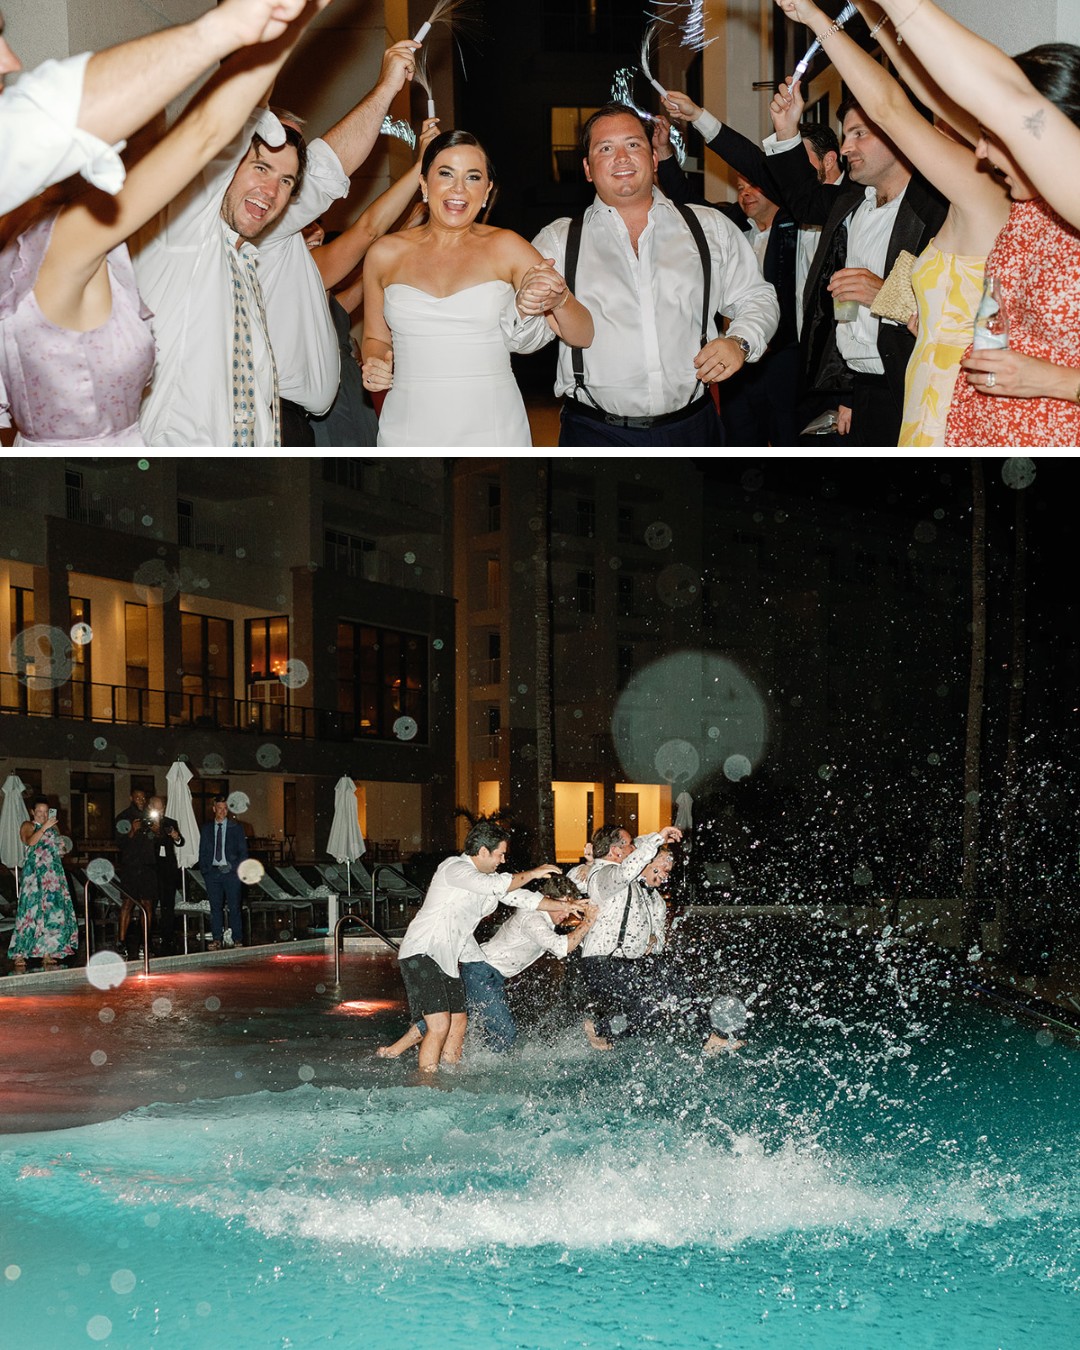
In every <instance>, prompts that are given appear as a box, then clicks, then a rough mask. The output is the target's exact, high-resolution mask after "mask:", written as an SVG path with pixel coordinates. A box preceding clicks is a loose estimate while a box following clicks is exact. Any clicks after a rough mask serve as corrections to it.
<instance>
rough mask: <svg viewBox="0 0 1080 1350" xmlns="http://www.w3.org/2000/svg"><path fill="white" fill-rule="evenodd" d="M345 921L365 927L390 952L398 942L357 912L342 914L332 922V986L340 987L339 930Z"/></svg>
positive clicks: (394, 949)
mask: <svg viewBox="0 0 1080 1350" xmlns="http://www.w3.org/2000/svg"><path fill="white" fill-rule="evenodd" d="M347 923H358V924H359V925H360V927H361V928H366V929H367V931H368V932H369V933H371V934H372V935H373V936H374V937H377V938H378V939H379V941H380V942H385V943H386V945H387V946H388V947H389V948H390V950H391V951H392V952H396V951H397V949H398V944H397V943H396V942H395V941H394V939H393V938H392V937H387V935H386V934H385V933H383V932H381V931H380V930H379V929H378V928H376V927H375V925H374V924H373V923H368V921H367V919H362V918H361V917H360V915H359V914H343V915H342V916H341V918H340V919H338V921H337V923H336V924H334V988H335V989H340V988H341V930H342V929H343V928H344V927H345V925H346V924H347Z"/></svg>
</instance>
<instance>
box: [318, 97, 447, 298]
mask: <svg viewBox="0 0 1080 1350" xmlns="http://www.w3.org/2000/svg"><path fill="white" fill-rule="evenodd" d="M438 134H439V119H438V118H437V117H429V118H428V119H427V120H426V121H425V122H424V131H423V135H422V136H421V137H420V143H419V145H418V146H417V151H418V154H417V158H416V163H415V164H414V165H413V166H412V168H411V169H409V170H408V172H407V173H403V174H402V175H401V177H400V178H399V179H398V180H397V181H396V182H395V183H392V184H391V185H390V187H388V188H387V189H386V191H385V192H384V193H383V194H382V195H381V196H379V197H376V198H375V200H374V201H373V202H372V203H371V205H370V206H368V207H365V209H364V210H363V212H362V213H361V214H360V215H359V216H358V217H357V218H356V220H355V221H354V222H353V223H352V224H351V225H350V226H349V228H348V229H347V230H342V232H341V234H339V235H338V237H337V238H336V239H332V240H331V241H330V242H329V243H328V244H323V245H322V246H321V247H320V248H317V249H315V250H314V251H313V252H312V255H311V256H312V258H314V260H315V266H316V267H317V268H318V269H319V275H320V276H321V277H322V283H323V285H324V286H325V287H326V289H327V290H329V289H330V288H331V287H332V286H336V285H337V284H338V282H339V281H344V279H345V278H346V277H347V276H348V275H349V273H350V272H351V271H352V270H353V268H354V267H355V266H356V265H357V263H359V262H360V260H361V258H363V257H364V255H365V254H366V253H367V251H368V249H369V248H370V247H371V245H372V244H373V243H374V242H375V240H376V239H381V238H382V236H383V235H384V234H386V233H387V231H388V230H389V229H390V228H391V226H392V225H393V224H394V222H395V221H396V220H397V218H398V217H399V216H400V215H402V214H403V212H405V211H406V210H408V206H409V203H410V202H411V201H412V199H413V198H414V197H415V196H416V193H417V189H418V188H419V186H420V163H421V161H422V160H423V157H424V150H425V148H426V146H427V144H428V142H429V141H431V140H433V139H434V137H436V136H437V135H438ZM346 308H348V306H347V305H346Z"/></svg>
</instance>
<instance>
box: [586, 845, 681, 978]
mask: <svg viewBox="0 0 1080 1350" xmlns="http://www.w3.org/2000/svg"><path fill="white" fill-rule="evenodd" d="M661 843H663V835H661V834H659V833H657V834H646V835H642V836H641V837H640V838H638V839H636V840H635V841H634V851H633V853H631V854H630V856H629V857H628V858H625V859H624V860H623V861H622V862H621V863H615V862H609V861H608V860H607V859H606V858H601V859H600V860H599V861H598V862H595V863H594V864H593V866H592V869H591V871H590V872H589V899H590V900H591V901H592V902H593V904H595V905H596V906H597V908H598V909H599V910H600V915H599V917H598V918H597V920H596V922H595V923H594V924H593V926H592V928H591V929H590V930H589V932H588V934H587V935H586V937H585V939H584V941H583V942H582V944H581V954H582V956H615V955H617V956H624V957H628V958H630V959H631V960H632V959H634V958H636V957H639V956H644V955H645V952H646V951H647V950H649V939H650V938H654V939H655V941H654V942H653V944H652V951H654V952H659V951H662V950H663V947H664V928H665V922H666V918H667V907H666V905H665V904H664V901H663V899H662V898H661V896H660V895H658V894H657V892H656V891H654V890H652V889H651V888H650V887H648V886H645V885H643V884H642V883H641V881H640V880H639V879H638V878H639V877H640V876H641V873H642V872H643V871H644V870H645V868H646V867H647V866H648V865H649V863H650V862H652V860H653V858H655V857H656V853H657V850H658V849H659V848H660V845H661ZM628 905H629V907H630V909H629V914H628V916H627V920H626V930H625V932H624V933H623V940H622V944H621V946H620V943H619V931H620V929H621V928H622V922H623V914H624V912H625V911H626V907H627V906H628Z"/></svg>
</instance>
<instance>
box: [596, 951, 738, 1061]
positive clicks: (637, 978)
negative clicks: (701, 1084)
mask: <svg viewBox="0 0 1080 1350" xmlns="http://www.w3.org/2000/svg"><path fill="white" fill-rule="evenodd" d="M577 969H578V971H579V973H580V978H581V982H582V984H583V986H584V998H583V999H582V1000H581V1001H582V1002H583V1003H584V1006H585V1009H586V1015H587V1016H589V1017H591V1018H592V1021H593V1024H594V1026H595V1027H596V1030H597V1034H598V1035H600V1036H603V1037H605V1038H608V1039H610V1038H611V1036H612V1029H611V1020H612V1018H613V1017H615V1016H617V1015H618V1014H619V1013H622V1015H623V1016H624V1017H625V1018H626V1027H625V1028H624V1030H623V1031H621V1032H620V1033H619V1034H620V1035H626V1036H641V1035H645V1034H646V1033H649V1032H653V1033H655V1032H658V1031H660V1030H662V1029H663V1028H664V1027H665V1026H667V1025H670V1024H674V1025H676V1026H681V1027H683V1028H687V1029H690V1030H693V1031H696V1032H697V1033H698V1034H699V1035H702V1036H705V1035H707V1034H708V1031H709V1016H708V1006H709V1003H710V1002H711V1000H712V992H710V991H709V990H708V989H707V988H706V989H704V990H703V991H702V992H699V991H698V990H697V989H696V988H695V987H694V983H693V982H692V981H691V980H690V979H689V977H688V976H687V974H686V972H685V971H684V970H683V969H682V967H681V965H680V964H679V962H678V960H677V959H676V958H674V957H672V956H669V955H668V954H667V953H666V952H661V953H658V954H656V955H652V956H642V957H638V958H637V959H636V960H627V959H626V958H625V957H618V956H585V957H582V958H581V960H579V961H578V962H577Z"/></svg>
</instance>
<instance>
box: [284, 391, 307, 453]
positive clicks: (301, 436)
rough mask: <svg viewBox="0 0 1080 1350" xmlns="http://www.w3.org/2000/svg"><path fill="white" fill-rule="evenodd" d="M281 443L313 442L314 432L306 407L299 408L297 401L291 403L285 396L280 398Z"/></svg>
mask: <svg viewBox="0 0 1080 1350" xmlns="http://www.w3.org/2000/svg"><path fill="white" fill-rule="evenodd" d="M281 444H282V445H290V446H298V445H312V446H313V445H314V444H315V432H314V431H313V430H312V427H311V419H310V418H309V416H308V413H307V409H306V408H301V406H300V404H299V403H293V402H292V401H291V400H290V399H287V398H283V399H282V400H281Z"/></svg>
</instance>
